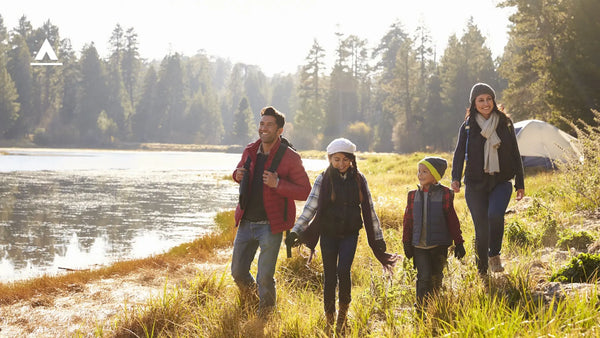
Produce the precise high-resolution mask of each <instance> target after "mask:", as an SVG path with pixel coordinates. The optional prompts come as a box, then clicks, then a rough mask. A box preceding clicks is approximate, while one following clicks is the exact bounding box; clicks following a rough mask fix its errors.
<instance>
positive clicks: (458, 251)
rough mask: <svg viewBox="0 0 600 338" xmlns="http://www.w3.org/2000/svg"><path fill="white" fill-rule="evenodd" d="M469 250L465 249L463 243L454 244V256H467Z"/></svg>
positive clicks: (459, 257)
mask: <svg viewBox="0 0 600 338" xmlns="http://www.w3.org/2000/svg"><path fill="white" fill-rule="evenodd" d="M466 254H467V251H465V246H464V245H463V244H462V243H459V244H456V245H455V246H454V257H456V258H458V259H461V258H463V257H465V255H466Z"/></svg>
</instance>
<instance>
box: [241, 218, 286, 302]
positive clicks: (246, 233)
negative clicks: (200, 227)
mask: <svg viewBox="0 0 600 338" xmlns="http://www.w3.org/2000/svg"><path fill="white" fill-rule="evenodd" d="M282 237H283V235H282V233H278V234H273V233H271V225H270V224H269V223H252V222H249V221H246V220H242V221H241V222H240V225H239V227H238V231H237V234H236V236H235V241H234V242H233V255H232V258H231V275H232V276H233V279H234V281H235V283H236V284H237V285H238V286H239V287H241V288H246V287H251V286H252V285H254V283H255V282H254V278H253V277H252V275H251V274H250V265H251V264H252V261H253V260H254V256H255V255H256V250H257V249H258V248H259V247H260V254H259V255H258V271H257V273H256V280H257V284H258V296H259V298H260V301H259V304H258V307H259V310H261V309H263V310H266V309H268V308H270V307H273V306H275V301H276V293H275V278H274V276H275V265H276V263H277V255H278V254H279V247H280V246H281V238H282Z"/></svg>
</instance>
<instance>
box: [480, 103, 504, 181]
mask: <svg viewBox="0 0 600 338" xmlns="http://www.w3.org/2000/svg"><path fill="white" fill-rule="evenodd" d="M475 120H476V121H477V124H478V125H479V127H480V128H481V135H482V136H483V137H485V138H486V141H485V144H484V145H483V159H484V160H483V171H484V172H486V173H488V174H490V175H493V174H494V173H499V172H500V161H499V160H498V148H499V147H500V138H499V137H498V134H496V127H497V126H498V122H499V121H500V116H498V114H497V113H495V112H492V114H491V116H490V118H489V119H487V120H486V119H485V117H483V115H481V114H476V115H475Z"/></svg>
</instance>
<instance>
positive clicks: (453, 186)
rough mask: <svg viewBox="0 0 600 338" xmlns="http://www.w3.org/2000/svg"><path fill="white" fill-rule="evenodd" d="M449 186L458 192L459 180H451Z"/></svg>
mask: <svg viewBox="0 0 600 338" xmlns="http://www.w3.org/2000/svg"><path fill="white" fill-rule="evenodd" d="M450 188H452V190H454V192H460V182H459V181H452V184H450Z"/></svg>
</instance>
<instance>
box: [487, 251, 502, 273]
mask: <svg viewBox="0 0 600 338" xmlns="http://www.w3.org/2000/svg"><path fill="white" fill-rule="evenodd" d="M489 264H490V270H492V272H502V271H504V267H503V266H502V261H501V260H500V255H497V256H492V257H490V258H489Z"/></svg>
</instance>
